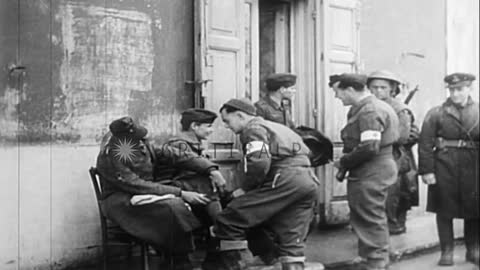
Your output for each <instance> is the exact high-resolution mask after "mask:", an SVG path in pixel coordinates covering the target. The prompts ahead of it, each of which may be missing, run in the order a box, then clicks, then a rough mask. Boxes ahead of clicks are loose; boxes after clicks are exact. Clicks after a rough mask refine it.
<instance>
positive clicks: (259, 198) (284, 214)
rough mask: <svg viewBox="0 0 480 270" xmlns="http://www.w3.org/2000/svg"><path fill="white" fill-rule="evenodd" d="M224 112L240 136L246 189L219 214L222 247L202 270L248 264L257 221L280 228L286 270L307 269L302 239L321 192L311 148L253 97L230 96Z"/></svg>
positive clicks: (217, 227) (279, 253) (281, 255)
mask: <svg viewBox="0 0 480 270" xmlns="http://www.w3.org/2000/svg"><path fill="white" fill-rule="evenodd" d="M220 112H221V116H222V120H223V122H224V123H225V124H226V125H227V126H228V127H229V128H230V129H231V130H232V131H233V132H235V133H236V134H238V135H240V141H241V143H242V145H243V151H244V155H245V156H244V162H245V172H246V175H247V177H246V182H245V183H244V185H243V187H242V189H243V190H244V191H245V194H243V195H240V196H237V197H235V198H234V199H233V200H232V201H231V202H230V203H229V204H228V205H227V207H226V208H225V209H224V210H223V211H222V212H221V213H220V214H219V215H218V218H217V224H216V225H215V229H214V233H215V235H216V237H217V239H218V241H219V243H218V248H217V251H216V252H214V253H212V252H210V253H209V254H207V257H206V259H205V261H204V264H203V269H205V270H237V269H243V267H245V262H244V261H243V259H242V258H243V256H244V254H245V252H246V248H247V243H246V241H245V240H246V233H247V231H248V230H249V229H250V228H252V227H255V226H258V225H263V226H267V227H269V228H270V229H271V230H272V231H273V232H275V235H276V236H277V239H276V243H277V244H278V250H277V253H276V254H277V256H278V257H279V261H280V262H281V263H282V269H283V270H302V269H304V260H305V254H304V249H305V242H304V241H303V240H304V239H305V236H306V234H307V231H308V225H309V222H310V221H311V219H312V217H313V206H314V205H315V204H316V201H317V193H318V181H317V180H316V178H315V176H314V174H313V172H312V171H311V169H310V161H309V158H308V152H309V150H308V149H307V147H306V146H305V144H304V143H303V142H302V139H301V138H300V136H298V135H297V134H296V133H295V132H293V131H292V130H291V129H289V128H287V127H285V126H284V125H281V124H278V123H274V122H271V121H266V120H264V119H263V118H261V117H255V107H254V106H253V104H252V103H251V102H250V101H249V100H246V99H232V100H229V101H228V102H227V103H225V104H224V105H223V106H222V108H221V109H220Z"/></svg>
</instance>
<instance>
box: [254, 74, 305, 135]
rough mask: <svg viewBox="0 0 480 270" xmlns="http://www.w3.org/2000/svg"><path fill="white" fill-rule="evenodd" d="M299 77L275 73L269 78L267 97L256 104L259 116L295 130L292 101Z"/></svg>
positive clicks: (266, 82)
mask: <svg viewBox="0 0 480 270" xmlns="http://www.w3.org/2000/svg"><path fill="white" fill-rule="evenodd" d="M296 81H297V76H295V75H293V74H289V73H275V74H272V75H270V76H268V77H267V79H266V81H265V85H266V87H267V91H268V93H267V95H266V96H265V97H263V98H262V99H261V100H259V101H258V102H256V103H255V107H256V108H257V115H258V116H261V117H263V118H264V119H265V120H269V121H272V122H276V123H280V124H283V125H285V126H287V127H289V128H292V129H293V128H294V127H295V124H294V123H293V120H292V112H291V99H292V97H293V95H294V94H295V92H296V89H295V84H296Z"/></svg>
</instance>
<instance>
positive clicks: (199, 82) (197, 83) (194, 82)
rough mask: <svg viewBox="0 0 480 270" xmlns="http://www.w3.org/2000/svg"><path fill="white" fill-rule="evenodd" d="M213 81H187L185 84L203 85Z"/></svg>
mask: <svg viewBox="0 0 480 270" xmlns="http://www.w3.org/2000/svg"><path fill="white" fill-rule="evenodd" d="M211 81H212V80H210V79H206V80H197V81H185V84H193V85H202V84H204V83H207V82H211Z"/></svg>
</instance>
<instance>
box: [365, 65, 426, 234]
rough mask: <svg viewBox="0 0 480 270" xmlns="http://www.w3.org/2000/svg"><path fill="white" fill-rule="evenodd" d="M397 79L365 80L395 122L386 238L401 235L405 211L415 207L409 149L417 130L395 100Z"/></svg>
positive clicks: (382, 75)
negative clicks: (395, 176)
mask: <svg viewBox="0 0 480 270" xmlns="http://www.w3.org/2000/svg"><path fill="white" fill-rule="evenodd" d="M400 84H401V81H400V79H399V78H398V77H397V76H396V75H395V74H393V73H392V72H390V71H387V70H379V71H375V72H373V73H372V74H370V76H368V79H367V86H368V88H369V89H370V91H371V92H372V93H373V94H374V95H375V96H376V97H377V98H378V99H381V100H383V101H385V102H386V103H388V104H389V105H390V106H392V108H393V110H395V113H397V116H398V120H399V138H398V141H397V142H396V143H395V144H394V145H393V156H394V158H395V161H396V162H397V168H398V179H397V182H396V183H395V184H393V185H392V186H391V187H390V188H389V190H388V195H387V219H388V230H389V232H390V234H391V235H392V234H402V233H405V232H406V230H407V228H406V226H405V222H406V219H407V211H408V210H409V209H410V208H411V207H412V206H414V205H418V180H417V168H416V165H415V160H414V158H413V153H412V146H413V145H415V144H416V143H417V140H418V133H419V132H418V128H417V126H415V125H414V124H413V122H414V119H415V117H414V115H413V113H412V111H411V110H410V108H408V106H407V105H406V104H404V103H402V102H400V101H398V100H397V99H395V96H396V95H398V94H399V93H400V88H399V87H400Z"/></svg>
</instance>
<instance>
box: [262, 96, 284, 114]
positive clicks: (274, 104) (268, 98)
mask: <svg viewBox="0 0 480 270" xmlns="http://www.w3.org/2000/svg"><path fill="white" fill-rule="evenodd" d="M265 101H266V102H267V103H268V104H269V105H270V106H272V107H273V108H275V109H276V110H281V109H282V104H281V103H277V102H276V101H275V100H273V98H272V97H271V96H270V95H267V96H266V98H265Z"/></svg>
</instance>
